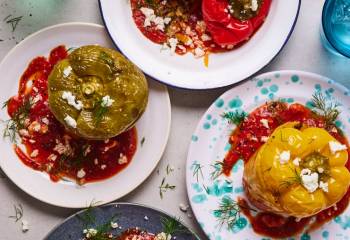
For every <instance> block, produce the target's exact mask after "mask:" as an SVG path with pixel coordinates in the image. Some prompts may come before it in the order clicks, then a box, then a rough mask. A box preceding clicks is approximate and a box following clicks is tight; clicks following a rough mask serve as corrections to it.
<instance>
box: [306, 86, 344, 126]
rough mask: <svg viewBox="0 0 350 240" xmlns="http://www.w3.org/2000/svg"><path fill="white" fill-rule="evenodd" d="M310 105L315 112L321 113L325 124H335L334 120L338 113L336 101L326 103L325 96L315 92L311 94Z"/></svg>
mask: <svg viewBox="0 0 350 240" xmlns="http://www.w3.org/2000/svg"><path fill="white" fill-rule="evenodd" d="M312 105H313V106H314V107H315V109H316V113H317V114H320V115H322V117H323V118H324V119H325V122H326V124H327V126H333V125H335V124H334V122H335V120H336V119H337V118H338V116H339V114H340V111H339V110H338V107H339V104H338V103H330V104H327V103H326V98H325V96H324V95H323V94H322V93H320V92H317V93H315V94H314V95H312Z"/></svg>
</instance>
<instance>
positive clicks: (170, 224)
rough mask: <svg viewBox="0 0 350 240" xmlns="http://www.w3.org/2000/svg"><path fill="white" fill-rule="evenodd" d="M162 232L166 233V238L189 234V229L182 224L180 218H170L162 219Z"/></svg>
mask: <svg viewBox="0 0 350 240" xmlns="http://www.w3.org/2000/svg"><path fill="white" fill-rule="evenodd" d="M160 221H161V224H162V231H163V232H164V233H165V235H166V237H167V238H168V236H172V235H174V234H176V233H184V232H187V229H186V228H185V227H184V226H183V225H182V224H181V222H180V218H177V219H175V218H170V217H162V218H161V220H160Z"/></svg>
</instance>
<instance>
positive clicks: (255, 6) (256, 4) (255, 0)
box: [251, 0, 259, 12]
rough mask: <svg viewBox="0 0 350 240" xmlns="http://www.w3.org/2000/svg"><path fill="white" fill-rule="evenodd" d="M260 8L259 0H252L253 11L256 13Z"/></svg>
mask: <svg viewBox="0 0 350 240" xmlns="http://www.w3.org/2000/svg"><path fill="white" fill-rule="evenodd" d="M258 7H259V5H258V0H252V6H251V9H252V11H254V12H255V11H257V10H258Z"/></svg>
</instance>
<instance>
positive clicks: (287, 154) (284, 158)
mask: <svg viewBox="0 0 350 240" xmlns="http://www.w3.org/2000/svg"><path fill="white" fill-rule="evenodd" d="M289 159H290V151H282V152H281V154H280V163H281V164H285V163H287V162H288V161H289Z"/></svg>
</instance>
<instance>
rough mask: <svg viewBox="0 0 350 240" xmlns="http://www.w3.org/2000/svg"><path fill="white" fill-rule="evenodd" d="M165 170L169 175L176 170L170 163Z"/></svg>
mask: <svg viewBox="0 0 350 240" xmlns="http://www.w3.org/2000/svg"><path fill="white" fill-rule="evenodd" d="M165 172H166V175H169V174H170V173H172V172H174V168H173V167H171V166H170V165H169V164H168V165H167V166H166V168H165Z"/></svg>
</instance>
